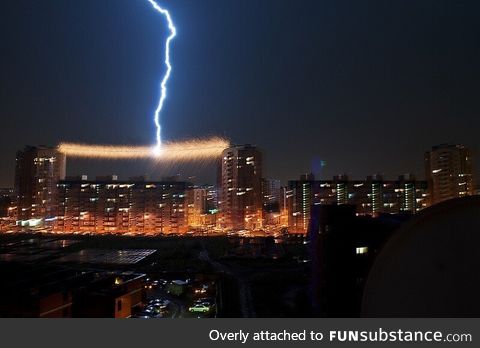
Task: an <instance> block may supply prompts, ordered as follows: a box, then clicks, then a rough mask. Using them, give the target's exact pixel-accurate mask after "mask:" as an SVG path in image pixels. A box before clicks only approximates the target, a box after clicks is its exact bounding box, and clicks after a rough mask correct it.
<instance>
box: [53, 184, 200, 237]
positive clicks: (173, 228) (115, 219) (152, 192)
mask: <svg viewBox="0 0 480 348" xmlns="http://www.w3.org/2000/svg"><path fill="white" fill-rule="evenodd" d="M190 187H191V184H189V183H187V182H175V181H172V182H166V181H152V182H150V181H148V182H147V181H142V180H141V179H136V180H135V181H117V180H115V177H110V178H109V177H103V178H100V180H95V181H88V180H82V178H73V179H71V180H62V181H60V182H59V183H58V200H59V209H58V216H57V220H56V223H55V226H54V229H55V230H56V231H59V232H77V231H79V232H82V231H84V232H93V233H133V234H157V233H165V234H171V233H185V232H187V230H188V221H187V198H186V197H187V190H188V189H189V188H190Z"/></svg>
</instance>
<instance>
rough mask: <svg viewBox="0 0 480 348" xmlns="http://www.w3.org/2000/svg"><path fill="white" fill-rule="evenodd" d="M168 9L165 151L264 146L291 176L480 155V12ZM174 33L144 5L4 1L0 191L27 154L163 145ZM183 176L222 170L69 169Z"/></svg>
mask: <svg viewBox="0 0 480 348" xmlns="http://www.w3.org/2000/svg"><path fill="white" fill-rule="evenodd" d="M158 2H159V3H160V4H161V5H164V6H166V7H167V8H168V9H169V11H170V12H171V14H172V17H173V20H174V22H175V25H176V27H177V30H178V34H177V37H176V38H175V40H174V41H173V43H172V61H173V71H172V76H171V79H170V81H169V84H168V98H167V101H166V105H165V108H164V111H163V113H162V127H163V132H162V134H163V137H164V138H165V139H166V140H176V139H187V138H191V137H205V136H209V135H221V136H225V137H228V138H229V139H231V141H232V142H233V143H251V144H255V145H258V146H259V147H260V148H262V149H263V150H264V153H265V176H266V177H270V178H279V179H282V180H283V181H286V180H288V179H294V178H297V177H298V175H299V174H301V173H303V172H310V171H314V172H316V173H318V172H319V171H320V172H321V173H320V174H321V176H322V177H323V178H329V177H331V176H333V175H334V174H337V173H348V174H350V175H351V176H352V177H353V178H362V177H365V176H366V175H369V174H373V173H383V174H384V175H385V176H386V177H387V178H395V177H396V176H398V175H399V174H403V173H406V172H413V173H415V174H417V176H418V177H419V178H423V176H424V173H423V153H424V151H425V150H427V149H429V148H430V147H431V146H432V145H435V144H438V143H444V142H454V143H455V142H460V143H464V144H466V145H469V146H470V147H471V148H472V149H473V150H474V153H478V152H479V150H480V138H479V137H478V132H479V129H480V117H479V116H480V105H479V100H480V99H479V92H480V86H479V81H480V44H479V38H480V21H479V20H478V19H479V13H480V4H479V2H478V1H441V0H431V1H422V0H415V1H405V0H401V1H394V0H391V1H384V0H381V1H358V0H351V1H342V0H340V1H339V0H331V1H322V0H312V1H299V0H295V1H294V0H290V1H282V0H268V1H267V0H262V1H260V0H236V1H231V0H201V1H198V0H181V1H180V0H175V1H166V0H163V1H161V0H159V1H158ZM166 35H168V32H167V30H166V23H165V21H164V19H163V17H162V16H160V15H159V14H158V13H157V12H155V11H154V10H153V9H152V8H151V6H150V4H149V3H148V2H147V1H146V0H145V1H142V0H136V1H133V0H108V1H107V0H82V1H66V0H49V1H24V0H8V1H7V0H2V1H1V3H0V44H1V55H0V117H1V120H2V122H1V125H2V127H1V137H0V139H1V140H0V160H1V162H0V163H1V171H0V186H12V185H13V176H14V164H15V152H16V150H18V149H21V148H22V147H23V146H25V145H26V144H32V145H38V144H46V145H56V144H57V143H58V142H60V141H72V142H73V141H75V142H85V143H109V144H125V143H126V144H133V145H145V144H153V143H154V131H155V129H154V125H153V120H152V115H153V111H154V109H155V107H156V105H157V101H158V95H159V82H160V78H161V76H162V74H163V72H164V68H165V67H164V65H163V58H164V51H163V48H164V39H165V38H166ZM320 161H325V163H326V165H325V166H323V167H322V166H320V165H319V163H320ZM476 163H477V168H478V164H479V163H480V159H479V158H478V156H477V161H476ZM177 171H182V174H183V175H185V176H187V175H197V176H198V177H199V178H198V180H200V181H210V182H214V173H215V171H214V170H213V169H212V168H201V169H199V170H196V168H195V167H193V168H192V167H191V166H190V167H188V166H179V167H176V168H163V172H162V170H159V169H158V167H155V166H153V165H151V164H148V163H144V162H141V163H140V162H137V163H132V162H105V161H103V162H101V161H85V160H82V161H79V160H74V161H69V162H68V173H69V174H71V175H73V174H80V173H88V174H90V175H95V174H98V175H101V174H108V173H112V172H114V173H117V174H119V175H120V176H121V177H127V176H130V175H139V174H143V173H148V174H150V175H151V177H152V178H153V177H156V176H158V175H164V174H165V173H167V174H168V173H171V174H173V173H175V172H177Z"/></svg>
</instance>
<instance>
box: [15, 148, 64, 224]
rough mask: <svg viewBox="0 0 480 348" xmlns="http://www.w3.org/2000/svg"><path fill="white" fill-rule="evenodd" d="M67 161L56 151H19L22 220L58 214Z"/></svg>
mask: <svg viewBox="0 0 480 348" xmlns="http://www.w3.org/2000/svg"><path fill="white" fill-rule="evenodd" d="M65 168H66V158H65V155H64V154H62V153H60V152H58V151H57V149H56V148H51V147H45V146H37V147H35V146H26V147H25V148H24V149H23V150H22V151H18V152H17V158H16V165H15V193H16V199H17V211H18V212H17V214H18V219H19V220H20V221H28V220H30V221H33V220H38V219H44V218H46V219H49V218H54V217H55V216H56V215H57V208H58V200H57V182H58V181H59V180H62V179H64V178H65Z"/></svg>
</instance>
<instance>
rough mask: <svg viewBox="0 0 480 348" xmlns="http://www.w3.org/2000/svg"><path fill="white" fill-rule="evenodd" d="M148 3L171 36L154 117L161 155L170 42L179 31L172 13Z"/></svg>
mask: <svg viewBox="0 0 480 348" xmlns="http://www.w3.org/2000/svg"><path fill="white" fill-rule="evenodd" d="M147 1H148V2H149V3H150V4H151V5H152V6H153V8H154V9H155V10H156V11H158V12H159V13H161V14H162V15H163V16H164V17H165V19H166V20H167V23H168V29H169V30H170V35H169V36H168V37H167V40H166V41H165V65H166V67H167V71H166V72H165V75H164V76H163V79H162V82H161V84H160V100H159V101H158V106H157V109H156V110H155V117H154V122H155V127H157V131H156V139H157V144H156V146H155V149H154V152H155V153H156V154H159V153H160V147H161V146H162V137H161V129H162V127H161V126H160V112H161V111H162V108H163V103H164V102H165V98H166V97H167V82H168V79H169V78H170V74H171V72H172V65H171V64H170V42H171V41H172V39H173V38H174V37H175V35H177V29H176V28H175V26H174V25H173V21H172V17H170V13H169V12H168V10H166V9H164V8H162V7H161V6H160V5H159V4H157V3H156V2H155V0H147Z"/></svg>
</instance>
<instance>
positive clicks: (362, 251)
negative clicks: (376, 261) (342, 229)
mask: <svg viewBox="0 0 480 348" xmlns="http://www.w3.org/2000/svg"><path fill="white" fill-rule="evenodd" d="M355 251H356V254H357V255H361V254H366V253H368V247H358V248H356V249H355Z"/></svg>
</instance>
